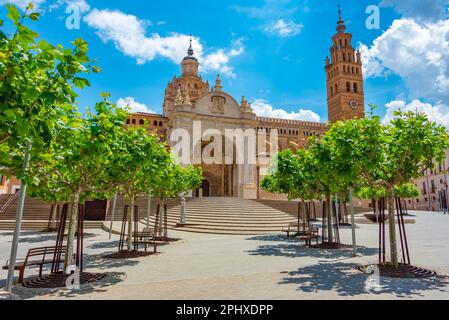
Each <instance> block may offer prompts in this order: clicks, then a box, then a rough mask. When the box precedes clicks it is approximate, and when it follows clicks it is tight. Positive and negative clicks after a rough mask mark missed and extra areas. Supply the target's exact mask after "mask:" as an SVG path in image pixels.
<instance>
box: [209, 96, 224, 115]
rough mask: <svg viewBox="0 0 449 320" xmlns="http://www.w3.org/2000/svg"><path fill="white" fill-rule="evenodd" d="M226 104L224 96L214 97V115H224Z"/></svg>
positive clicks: (212, 110) (212, 109)
mask: <svg viewBox="0 0 449 320" xmlns="http://www.w3.org/2000/svg"><path fill="white" fill-rule="evenodd" d="M225 103H226V98H225V97H222V96H213V97H212V107H211V112H212V113H224V105H225Z"/></svg>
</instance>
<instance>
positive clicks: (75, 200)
mask: <svg viewBox="0 0 449 320" xmlns="http://www.w3.org/2000/svg"><path fill="white" fill-rule="evenodd" d="M80 193H81V192H80V190H79V189H78V190H75V191H74V192H73V193H72V207H71V210H70V218H69V230H68V232H67V250H66V254H65V259H64V273H65V274H69V273H70V272H69V271H68V270H69V267H70V266H72V265H73V243H74V241H75V230H76V223H77V219H78V207H79V204H80Z"/></svg>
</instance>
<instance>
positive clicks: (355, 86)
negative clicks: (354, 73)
mask: <svg viewBox="0 0 449 320" xmlns="http://www.w3.org/2000/svg"><path fill="white" fill-rule="evenodd" d="M354 92H355V93H357V92H359V88H358V86H357V83H356V82H354Z"/></svg>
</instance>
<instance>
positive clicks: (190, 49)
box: [187, 32, 193, 56]
mask: <svg viewBox="0 0 449 320" xmlns="http://www.w3.org/2000/svg"><path fill="white" fill-rule="evenodd" d="M189 41H190V45H189V50H187V54H188V55H189V56H193V48H192V33H191V32H190V40H189Z"/></svg>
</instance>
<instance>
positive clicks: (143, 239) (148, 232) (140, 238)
mask: <svg viewBox="0 0 449 320" xmlns="http://www.w3.org/2000/svg"><path fill="white" fill-rule="evenodd" d="M135 239H137V240H135ZM133 243H137V244H143V245H144V246H145V252H146V251H147V245H149V244H153V245H154V251H155V252H156V241H155V239H154V233H153V230H152V229H151V228H143V230H142V231H134V232H133Z"/></svg>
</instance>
